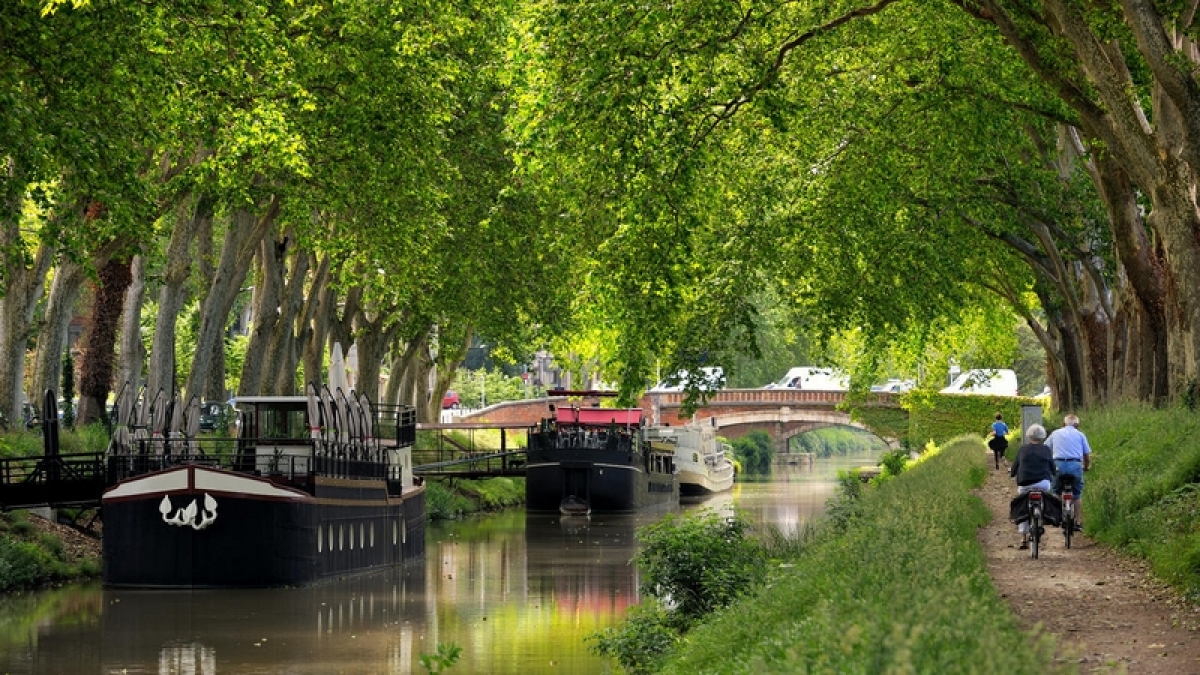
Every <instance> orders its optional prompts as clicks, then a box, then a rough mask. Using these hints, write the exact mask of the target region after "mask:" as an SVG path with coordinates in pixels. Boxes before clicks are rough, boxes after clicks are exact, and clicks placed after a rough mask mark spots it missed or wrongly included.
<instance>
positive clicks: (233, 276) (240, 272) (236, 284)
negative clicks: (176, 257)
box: [186, 198, 279, 395]
mask: <svg viewBox="0 0 1200 675" xmlns="http://www.w3.org/2000/svg"><path fill="white" fill-rule="evenodd" d="M278 215H279V202H278V200H277V199H276V198H272V199H271V201H270V203H269V204H268V205H267V207H266V208H265V209H264V213H263V214H262V215H261V216H255V214H253V213H252V212H250V211H249V210H247V209H245V208H239V209H236V210H235V211H234V212H233V216H232V219H231V222H230V223H229V225H228V227H227V229H226V231H225V240H224V245H223V246H222V248H221V257H220V260H219V262H218V263H217V266H216V270H215V272H214V274H213V280H212V284H211V285H210V286H209V289H208V294H207V296H206V297H205V299H204V304H203V306H202V307H201V312H200V332H199V335H198V336H197V344H196V360H195V361H194V362H193V364H192V372H191V373H190V374H189V376H188V384H187V387H186V390H187V391H189V392H192V391H202V390H203V391H205V393H206V394H208V395H211V394H212V392H210V391H208V389H207V387H206V385H207V386H211V383H210V381H209V376H210V374H211V373H210V371H211V370H212V368H213V364H214V361H220V362H222V363H223V362H224V358H223V356H224V351H223V350H222V343H223V341H224V339H225V329H226V326H227V325H228V321H229V312H230V310H231V309H232V308H233V303H234V301H235V300H236V298H237V294H238V292H239V291H240V289H241V284H242V281H243V280H245V278H246V273H247V271H248V270H249V268H250V261H251V260H252V259H253V257H254V252H255V250H256V249H257V248H258V243H259V242H261V241H262V240H263V237H265V236H266V234H267V232H269V231H270V229H271V226H272V224H273V223H274V222H275V218H276V217H277V216H278ZM218 355H219V356H218Z"/></svg>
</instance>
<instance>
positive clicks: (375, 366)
mask: <svg viewBox="0 0 1200 675" xmlns="http://www.w3.org/2000/svg"><path fill="white" fill-rule="evenodd" d="M390 318H391V317H384V316H379V317H376V318H375V319H374V320H373V321H372V320H370V319H369V318H368V317H367V315H366V314H365V313H360V314H359V316H358V318H357V319H356V320H355V324H354V328H355V331H354V332H355V335H357V336H358V339H356V340H355V341H354V344H355V346H356V347H357V349H358V390H359V391H360V392H362V393H365V394H366V395H367V397H368V398H370V399H371V400H372V401H378V400H379V367H380V364H382V363H383V358H384V352H385V349H386V347H387V346H388V345H389V344H391V342H392V338H393V337H395V335H396V325H395V324H394V323H392V324H390V325H389V324H388V320H389V319H390Z"/></svg>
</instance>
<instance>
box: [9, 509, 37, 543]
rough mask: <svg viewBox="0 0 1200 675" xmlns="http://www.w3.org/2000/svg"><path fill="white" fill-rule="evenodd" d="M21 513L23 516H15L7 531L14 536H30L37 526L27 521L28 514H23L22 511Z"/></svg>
mask: <svg viewBox="0 0 1200 675" xmlns="http://www.w3.org/2000/svg"><path fill="white" fill-rule="evenodd" d="M21 515H22V516H24V517H23V518H16V519H14V520H13V521H12V525H11V526H10V527H9V528H8V529H9V532H11V533H12V534H13V536H15V537H28V536H31V535H32V534H33V533H34V532H35V531H36V530H37V528H35V527H34V526H33V523H31V522H29V517H28V516H25V514H24V513H22V514H21Z"/></svg>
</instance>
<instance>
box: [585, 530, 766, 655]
mask: <svg viewBox="0 0 1200 675" xmlns="http://www.w3.org/2000/svg"><path fill="white" fill-rule="evenodd" d="M747 535H748V524H747V522H746V520H745V519H744V518H743V517H742V516H740V515H738V516H735V517H733V518H726V517H723V516H722V515H721V514H719V513H716V512H714V511H709V510H702V511H699V512H696V513H690V514H685V515H682V516H676V515H668V516H666V517H664V518H663V519H662V520H660V521H658V522H656V523H652V524H650V525H646V526H644V527H641V528H639V529H638V539H639V541H640V542H641V544H642V548H641V551H640V552H639V553H638V554H637V555H636V556H634V563H635V564H636V565H637V568H638V571H639V572H640V573H641V591H642V594H643V596H644V597H645V599H644V600H643V601H642V603H641V605H640V606H638V607H637V608H636V609H635V610H634V611H632V612H631V613H630V614H629V616H627V617H626V619H625V621H623V622H622V624H621V625H620V626H617V627H613V628H608V629H606V630H603V631H601V632H599V633H597V634H594V635H592V636H591V637H590V638H589V641H590V642H591V643H592V645H591V647H592V650H593V651H595V652H596V653H598V654H601V655H606V656H609V657H612V658H614V659H616V660H617V662H618V663H620V664H621V666H622V667H623V668H625V669H626V670H627V671H629V672H634V673H642V672H652V671H653V670H654V669H656V668H657V667H658V665H659V664H660V662H661V660H662V658H663V657H664V656H665V654H666V653H667V651H668V650H669V649H670V648H671V646H672V645H674V644H675V642H676V641H677V640H678V639H679V638H680V636H681V635H682V634H683V633H685V632H686V631H687V630H688V628H689V627H690V626H691V625H693V624H694V623H695V622H696V621H697V620H699V619H700V618H702V617H703V616H705V615H707V614H709V613H710V612H712V611H714V610H716V609H719V608H721V607H725V606H727V605H728V604H729V603H730V602H732V601H733V600H734V599H735V598H737V597H738V596H740V595H742V594H744V593H746V592H748V591H750V590H751V589H753V588H754V587H755V586H757V585H758V584H759V583H761V582H762V580H763V579H764V578H765V576H766V560H767V557H766V553H765V549H764V548H763V546H762V545H761V544H760V543H759V542H758V541H757V540H755V539H752V538H750V537H749V536H747Z"/></svg>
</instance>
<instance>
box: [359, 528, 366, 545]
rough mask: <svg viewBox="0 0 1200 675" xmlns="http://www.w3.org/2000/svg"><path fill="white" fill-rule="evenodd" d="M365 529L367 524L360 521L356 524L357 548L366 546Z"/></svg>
mask: <svg viewBox="0 0 1200 675" xmlns="http://www.w3.org/2000/svg"><path fill="white" fill-rule="evenodd" d="M366 531H367V526H366V525H364V524H362V523H359V524H358V547H359V548H366V547H367V535H366Z"/></svg>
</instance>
